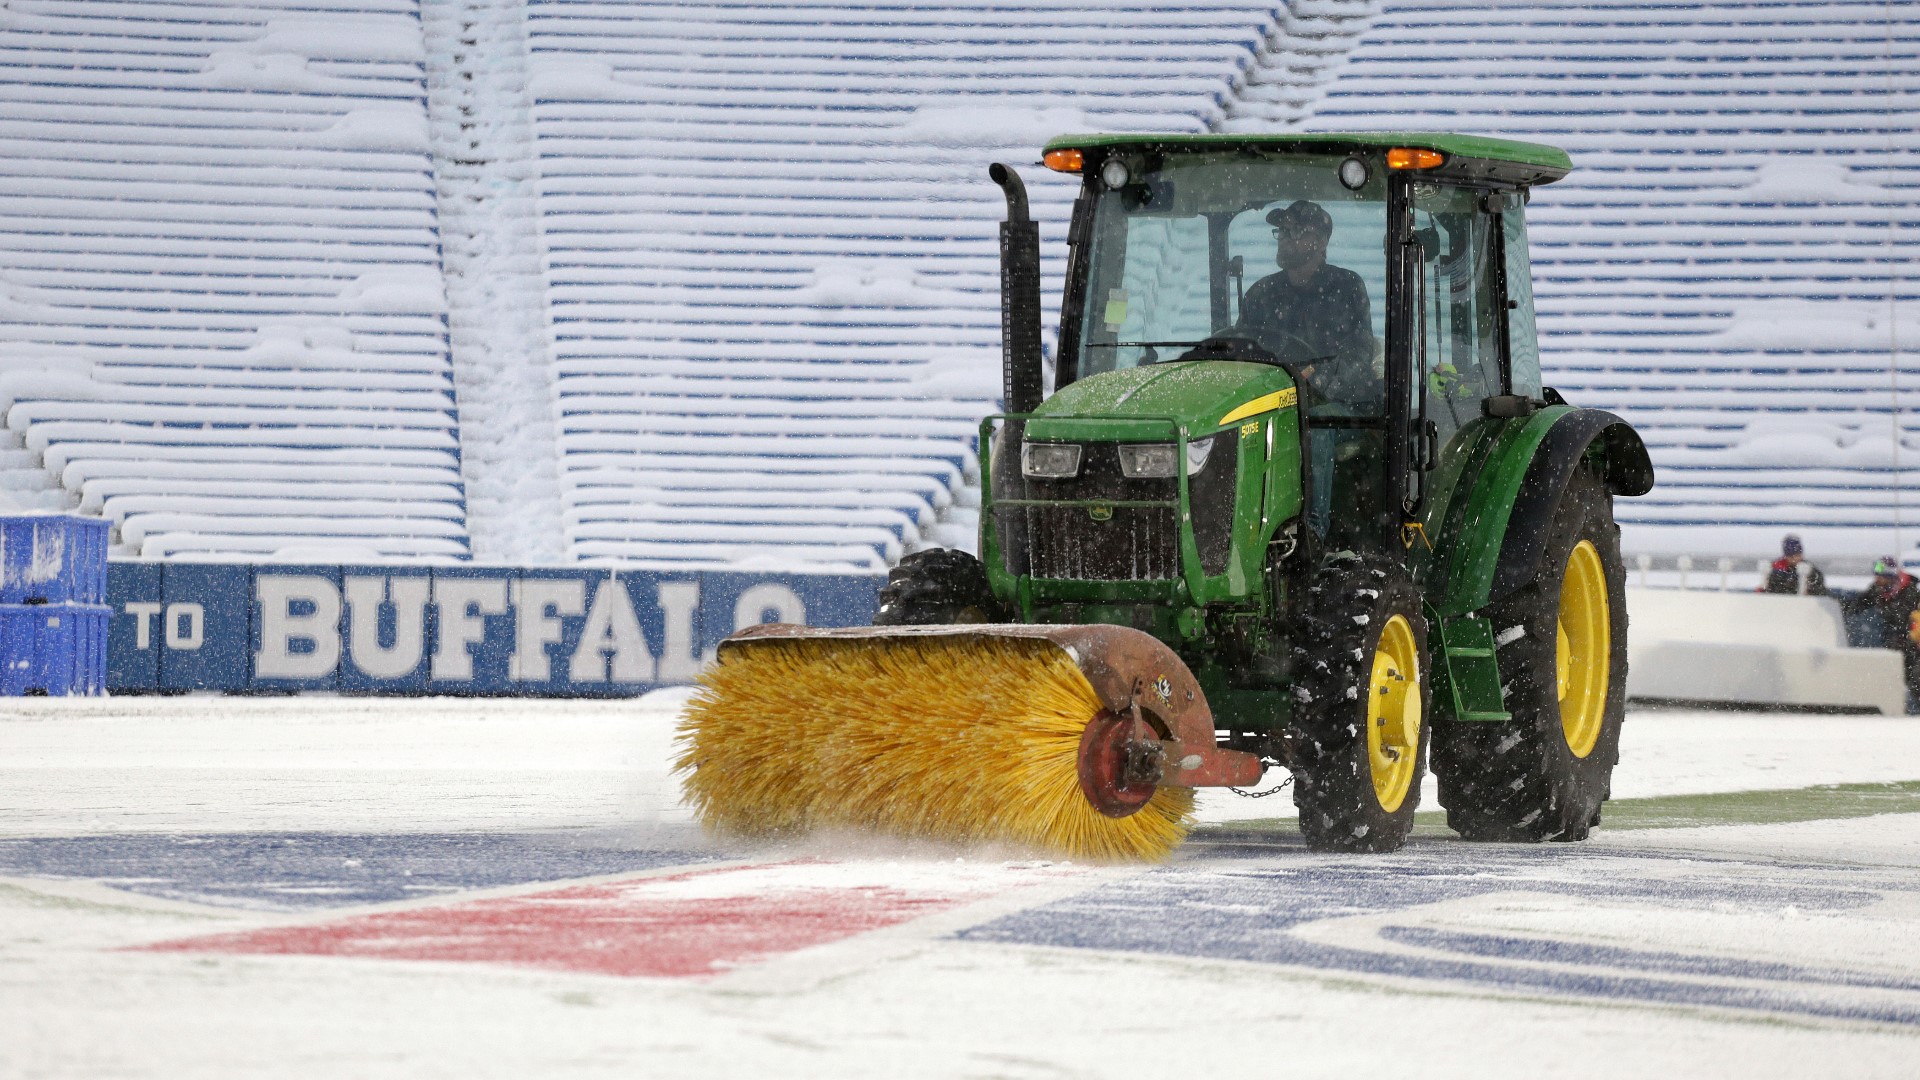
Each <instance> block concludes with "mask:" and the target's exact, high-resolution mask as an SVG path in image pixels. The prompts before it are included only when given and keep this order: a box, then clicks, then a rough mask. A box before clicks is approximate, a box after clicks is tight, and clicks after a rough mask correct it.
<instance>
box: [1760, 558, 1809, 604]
mask: <svg viewBox="0 0 1920 1080" xmlns="http://www.w3.org/2000/svg"><path fill="white" fill-rule="evenodd" d="M1803 574H1804V575H1806V586H1807V587H1806V588H1805V589H1802V588H1801V587H1800V577H1801V575H1803ZM1747 580H1749V581H1751V580H1753V579H1751V578H1749V579H1747ZM1760 591H1761V592H1765V593H1805V594H1806V595H1808V596H1825V595H1827V576H1826V575H1825V574H1822V573H1821V572H1820V568H1819V567H1817V566H1815V565H1813V564H1812V563H1810V562H1807V561H1806V560H1805V559H1802V560H1800V565H1799V566H1798V567H1796V566H1794V565H1793V564H1792V563H1790V562H1788V561H1787V560H1786V559H1783V558H1782V559H1775V560H1773V568H1772V569H1771V570H1768V571H1767V582H1766V584H1764V585H1762V586H1760Z"/></svg>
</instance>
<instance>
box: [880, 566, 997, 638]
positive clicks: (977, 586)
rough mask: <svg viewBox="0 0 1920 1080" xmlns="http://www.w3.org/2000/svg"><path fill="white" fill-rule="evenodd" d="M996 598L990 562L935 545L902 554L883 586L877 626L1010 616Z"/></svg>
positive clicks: (984, 619)
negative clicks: (991, 582) (903, 555)
mask: <svg viewBox="0 0 1920 1080" xmlns="http://www.w3.org/2000/svg"><path fill="white" fill-rule="evenodd" d="M1006 621H1007V616H1006V611H1005V609H1004V608H1003V607H1002V606H1001V604H1000V603H999V601H997V600H995V599H994V598H993V589H992V587H991V586H989V585H988V583H987V568H986V567H985V566H982V565H981V563H980V560H979V559H977V558H975V557H974V556H972V555H969V554H967V553H966V552H964V551H957V550H955V549H953V548H929V549H927V550H926V551H916V552H914V553H913V554H911V555H908V556H907V557H906V558H904V559H901V560H900V563H899V565H897V566H895V567H894V568H893V569H892V570H890V571H888V572H887V583H886V584H885V585H883V586H881V587H880V610H879V612H878V613H877V614H875V615H874V617H873V625H875V626H928V625H935V624H941V623H990V622H1006Z"/></svg>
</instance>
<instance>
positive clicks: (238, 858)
mask: <svg viewBox="0 0 1920 1080" xmlns="http://www.w3.org/2000/svg"><path fill="white" fill-rule="evenodd" d="M724 857H725V856H723V855H722V854H720V853H718V852H703V851H682V850H671V849H644V850H643V849H623V848H617V847H605V846H598V847H596V846H588V845H586V844H583V843H582V842H581V841H580V840H579V838H577V837H570V836H562V835H542V834H506V835H488V834H471V833H452V834H445V835H437V834H425V835H422V834H410V835H385V834H342V835H335V834H326V833H237V834H219V835H197V836H79V837H45V838H30V839H21V840H0V875H13V876H18V877H54V878H80V879H86V880H92V881H98V882H99V883H100V884H103V885H110V886H113V887H114V888H118V889H126V890H128V891H130V892H137V893H142V894H144V895H147V896H156V897H162V898H165V899H168V900H184V901H187V902H189V903H196V904H214V905H219V906H222V907H240V908H250V909H254V910H262V911H299V910H306V909H311V908H327V907H345V906H350V905H356V904H379V903H386V902H390V901H394V900H413V899H421V898H426V897H433V896H443V895H447V894H450V893H456V892H461V891H464V890H468V889H489V888H498V887H500V886H505V885H525V884H533V883H537V882H544V881H565V880H569V879H572V878H582V877H595V876H599V875H603V874H620V873H629V872H634V871H642V870H654V869H658V868H661V867H670V866H682V865H692V864H696V863H701V862H708V861H712V860H714V859H719V858H724Z"/></svg>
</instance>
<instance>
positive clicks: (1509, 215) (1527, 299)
mask: <svg viewBox="0 0 1920 1080" xmlns="http://www.w3.org/2000/svg"><path fill="white" fill-rule="evenodd" d="M1500 228H1501V232H1502V233H1503V234H1504V236H1505V239H1506V246H1507V250H1506V256H1507V263H1506V271H1507V272H1506V278H1507V357H1508V362H1509V363H1510V364H1511V366H1512V371H1511V372H1510V373H1509V378H1510V379H1511V380H1512V383H1513V393H1516V394H1523V395H1525V396H1527V397H1530V398H1538V397H1540V395H1541V393H1542V391H1541V381H1540V336H1539V332H1538V331H1537V330H1536V329H1535V328H1534V322H1533V264H1532V261H1531V260H1530V259H1529V258H1528V256H1527V219H1526V217H1525V216H1524V215H1523V214H1522V212H1521V211H1520V210H1518V209H1512V210H1508V211H1507V212H1506V213H1504V214H1501V215H1500Z"/></svg>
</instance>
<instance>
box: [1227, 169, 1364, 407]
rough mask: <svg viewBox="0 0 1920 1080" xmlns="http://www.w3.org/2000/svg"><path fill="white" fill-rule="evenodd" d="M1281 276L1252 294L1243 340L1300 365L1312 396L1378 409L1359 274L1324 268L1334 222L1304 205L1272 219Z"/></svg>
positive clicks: (1244, 307)
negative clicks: (1313, 394) (1248, 339)
mask: <svg viewBox="0 0 1920 1080" xmlns="http://www.w3.org/2000/svg"><path fill="white" fill-rule="evenodd" d="M1267 223H1268V224H1270V225H1272V226H1273V238H1274V241H1275V243H1276V245H1277V250H1276V252H1275V253H1274V261H1275V262H1276V263H1278V264H1279V266H1280V272H1279V273H1276V274H1268V275H1267V276H1266V277H1264V278H1261V279H1260V280H1259V281H1257V282H1255V283H1254V284H1253V287H1252V288H1251V289H1248V290H1247V295H1246V299H1245V300H1243V301H1242V302H1241V307H1240V323H1239V325H1238V326H1237V327H1236V328H1235V331H1233V332H1235V333H1237V334H1238V335H1239V336H1244V337H1250V338H1252V339H1253V340H1254V341H1256V342H1258V343H1260V344H1261V345H1262V346H1265V347H1266V348H1267V349H1268V350H1269V351H1271V352H1272V353H1273V354H1274V355H1276V356H1278V357H1280V358H1281V359H1283V360H1285V361H1287V362H1289V363H1291V364H1298V365H1299V371H1300V374H1301V375H1303V376H1305V377H1306V378H1307V379H1308V380H1310V381H1311V382H1312V384H1313V387H1314V389H1315V390H1317V391H1319V392H1320V394H1321V395H1322V396H1324V397H1327V398H1329V399H1332V400H1334V401H1340V402H1345V403H1349V404H1353V405H1357V406H1360V407H1363V408H1367V409H1369V410H1371V409H1375V408H1378V407H1379V404H1378V403H1379V401H1380V400H1381V396H1382V394H1383V392H1384V391H1383V381H1382V377H1381V373H1380V372H1377V371H1375V370H1374V362H1373V361H1374V347H1373V316H1372V313H1371V312H1370V311H1369V309H1368V301H1367V286H1366V283H1365V282H1364V281H1362V280H1361V279H1360V275H1359V274H1356V273H1354V272H1353V271H1351V270H1348V269H1346V268H1345V267H1340V266H1333V265H1331V264H1329V263H1328V262H1327V241H1328V240H1329V239H1331V238H1332V236H1333V218H1332V217H1331V216H1330V215H1328V213H1327V212H1326V211H1325V210H1324V209H1322V208H1321V207H1320V206H1319V204H1317V203H1314V202H1310V201H1308V200H1306V199H1300V200H1298V201H1296V202H1294V203H1293V204H1292V205H1290V206H1287V207H1284V208H1282V209H1277V210H1271V211H1269V212H1268V213H1267Z"/></svg>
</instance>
